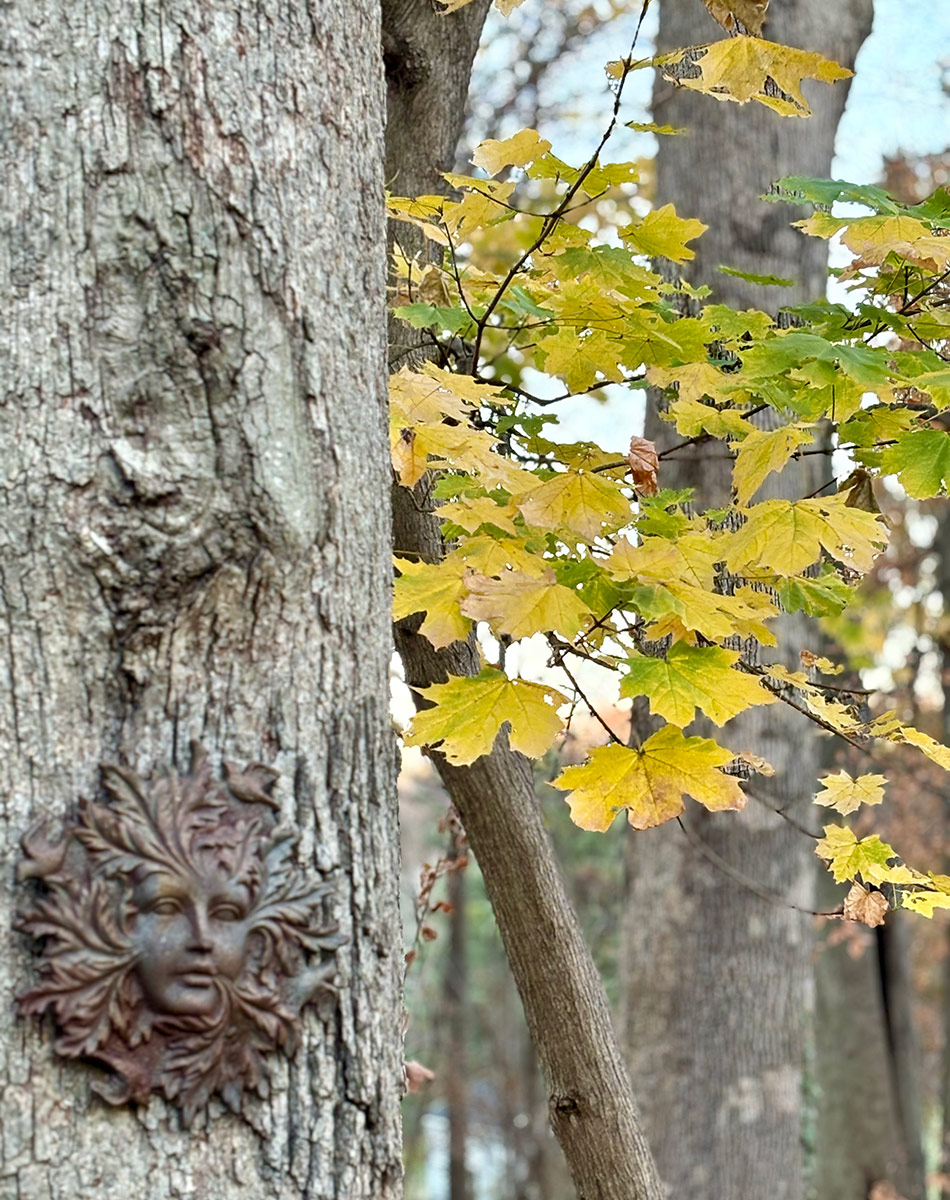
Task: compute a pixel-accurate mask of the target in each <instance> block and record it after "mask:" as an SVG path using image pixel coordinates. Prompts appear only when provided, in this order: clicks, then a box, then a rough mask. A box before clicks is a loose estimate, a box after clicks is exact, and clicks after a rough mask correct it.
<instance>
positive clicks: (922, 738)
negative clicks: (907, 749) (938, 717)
mask: <svg viewBox="0 0 950 1200" xmlns="http://www.w3.org/2000/svg"><path fill="white" fill-rule="evenodd" d="M895 738H896V740H897V741H899V742H909V743H910V744H911V745H912V746H916V747H917V749H918V750H923V752H924V754H926V755H927V757H928V758H929V759H930V761H931V762H935V763H936V764H937V766H938V767H943V769H944V770H945V771H950V748H948V747H947V746H943V745H941V744H940V742H937V741H935V740H934V739H933V738H932V737H930V736H929V735H928V734H926V733H921V732H920V730H919V729H914V728H912V726H910V725H902V726H901V727H900V728H899V729H898V730H897V731H896V734H895Z"/></svg>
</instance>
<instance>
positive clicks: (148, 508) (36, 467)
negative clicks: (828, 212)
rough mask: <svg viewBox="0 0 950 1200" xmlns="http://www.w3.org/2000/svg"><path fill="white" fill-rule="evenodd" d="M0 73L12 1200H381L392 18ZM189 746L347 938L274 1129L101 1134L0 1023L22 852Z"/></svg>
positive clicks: (390, 1082) (53, 53)
mask: <svg viewBox="0 0 950 1200" xmlns="http://www.w3.org/2000/svg"><path fill="white" fill-rule="evenodd" d="M3 43H4V53H3V60H2V62H3V66H2V78H3V95H4V100H3V104H2V106H0V127H2V133H3V136H2V139H0V145H2V147H3V151H2V153H3V168H2V170H3V179H4V183H5V203H4V222H3V232H2V234H0V255H2V260H3V266H2V270H0V293H2V301H0V308H2V312H3V325H4V337H3V338H2V342H0V362H2V367H0V377H2V399H0V478H2V480H3V486H2V492H0V496H2V519H0V789H2V794H3V798H4V802H3V807H2V812H0V844H2V847H3V856H4V867H3V884H2V887H0V900H2V907H3V922H2V928H3V930H4V933H3V936H2V938H0V945H2V963H0V986H2V989H3V1003H2V1006H0V1031H2V1047H3V1053H2V1055H0V1090H2V1113H0V1117H2V1123H3V1155H4V1158H3V1163H2V1168H0V1179H2V1184H0V1193H2V1194H3V1195H4V1196H10V1197H12V1196H19V1197H23V1198H24V1200H25V1198H26V1197H29V1200H47V1198H49V1200H54V1198H55V1200H86V1198H87V1197H92V1196H96V1197H104V1198H106V1200H110V1198H114V1200H119V1198H122V1200H125V1198H126V1197H129V1196H133V1197H142V1200H146V1198H148V1200H166V1198H171V1197H180V1196H201V1197H203V1198H206V1200H216V1198H217V1200H223V1198H224V1197H228V1198H229V1200H238V1198H242V1200H244V1198H246V1200H264V1198H267V1200H278V1198H279V1200H292V1198H296V1197H304V1196H306V1197H313V1198H317V1197H321V1198H324V1197H325V1198H329V1197H344V1196H345V1197H347V1200H351V1198H354V1200H356V1198H363V1200H394V1198H395V1197H397V1196H399V1195H400V1194H401V1184H400V1179H401V1170H400V1164H399V1150H400V1138H399V1126H398V1100H399V1095H400V1092H401V1086H402V1069H401V1056H400V1054H399V1044H398V1042H399V1025H400V1020H399V1010H400V1003H399V995H400V988H399V976H400V973H401V956H400V955H399V954H398V952H397V945H398V943H399V929H398V911H397V899H396V883H397V879H398V869H397V836H396V828H395V811H394V787H393V772H394V748H393V744H392V735H391V732H390V719H389V714H388V687H387V679H388V660H389V653H390V645H391V630H390V624H389V623H390V602H389V580H390V578H391V566H390V562H389V539H390V529H389V513H388V508H389V500H388V489H389V468H388V465H387V450H386V441H385V436H384V429H385V426H384V313H383V304H384V299H383V293H384V245H385V236H384V225H383V211H382V205H381V194H382V184H383V178H382V161H383V81H382V69H381V66H379V67H378V66H377V65H376V64H377V63H379V61H380V59H379V49H378V47H379V29H378V6H377V4H376V3H375V2H374V0H318V2H317V3H316V4H314V3H312V2H306V0H287V2H286V3H282V4H277V3H274V2H273V0H253V2H252V0H221V2H220V3H216V4H212V5H201V4H197V5H196V4H194V3H188V4H185V3H179V2H178V0H159V2H158V3H155V4H147V5H128V4H125V3H120V2H119V0H91V2H90V3H88V4H82V5H69V4H62V3H60V2H59V0H36V2H34V3H26V2H25V0H16V2H15V3H13V4H8V5H7V6H6V7H5V10H4V33H3ZM355 47H358V48H359V53H357V52H356V51H355V49H354V48H355ZM193 739H194V740H197V741H199V742H200V743H201V744H202V745H203V746H204V748H205V750H206V751H207V752H208V754H209V756H210V758H211V760H212V762H213V764H214V767H215V769H216V770H217V768H218V766H219V763H220V761H221V759H222V758H223V757H224V758H228V759H232V760H236V761H238V762H239V763H244V762H246V761H248V760H255V759H256V760H260V761H261V762H263V763H265V764H268V765H270V766H272V767H274V768H276V769H277V770H278V771H279V772H280V778H279V780H278V782H277V787H276V791H275V798H276V799H277V801H278V802H279V805H280V809H281V813H282V819H283V821H284V822H285V823H286V824H287V825H288V826H289V827H290V828H291V829H293V830H294V831H295V832H296V833H298V834H299V835H300V841H299V845H298V848H297V850H296V852H295V853H296V854H297V857H298V860H299V861H300V862H301V863H306V864H309V865H310V867H311V869H312V868H314V867H315V868H317V869H319V870H320V871H321V872H325V873H328V877H329V878H330V879H332V881H333V887H334V890H335V896H336V902H335V916H336V919H337V921H338V923H339V925H340V929H341V932H342V933H343V934H344V935H345V936H346V937H347V939H348V942H347V944H346V945H344V946H343V948H342V949H341V950H340V951H339V954H338V971H337V975H338V978H337V983H338V991H339V995H338V1000H336V1001H333V1000H332V998H326V997H325V998H324V999H323V1000H321V1002H320V1004H319V1006H318V1007H317V1008H316V1009H314V1010H313V1015H308V1016H307V1017H306V1018H305V1020H304V1023H303V1024H304V1028H303V1034H302V1045H301V1046H300V1048H299V1050H298V1052H297V1054H296V1055H295V1057H293V1059H291V1060H287V1059H283V1058H280V1057H278V1058H276V1059H275V1060H274V1063H273V1067H272V1078H271V1092H270V1097H269V1099H267V1100H266V1101H262V1102H261V1103H260V1104H259V1106H258V1111H257V1114H256V1118H255V1123H256V1125H257V1126H258V1127H259V1131H255V1129H254V1128H252V1127H251V1125H250V1124H249V1123H247V1122H246V1121H244V1120H242V1119H241V1118H239V1117H237V1116H234V1115H231V1114H229V1113H223V1112H220V1111H216V1106H215V1105H212V1108H211V1110H210V1112H211V1115H210V1116H208V1117H207V1118H206V1117H205V1116H204V1115H201V1116H199V1118H198V1119H197V1121H196V1126H195V1127H193V1128H192V1129H191V1131H190V1132H189V1131H187V1130H183V1129H182V1127H181V1124H180V1121H179V1118H178V1116H177V1114H176V1113H175V1111H174V1110H173V1109H172V1108H171V1107H169V1106H166V1104H165V1103H164V1102H163V1101H161V1100H157V1099H156V1100H153V1101H152V1103H151V1104H150V1105H149V1106H148V1107H147V1108H144V1109H143V1108H139V1109H137V1110H136V1109H133V1108H131V1107H129V1106H124V1107H118V1108H109V1107H107V1106H106V1105H105V1104H104V1103H103V1102H102V1101H101V1100H100V1099H98V1098H96V1097H95V1096H94V1095H93V1094H92V1093H91V1090H90V1082H91V1080H92V1079H93V1078H94V1070H93V1068H90V1067H86V1066H84V1065H81V1064H78V1063H73V1064H70V1065H66V1066H65V1067H64V1066H63V1065H61V1063H60V1062H58V1061H57V1060H56V1059H55V1057H54V1055H53V1052H52V1049H51V1045H50V1039H49V1037H48V1036H46V1034H44V1033H43V1032H41V1026H40V1025H39V1023H38V1022H35V1021H30V1022H27V1021H25V1020H18V1019H16V1018H15V1017H14V1006H13V999H12V997H13V993H14V992H16V991H20V990H22V989H23V987H24V986H26V985H27V984H28V983H29V981H30V978H31V974H32V967H31V962H30V958H29V955H28V945H27V940H26V939H25V938H24V937H23V936H22V935H20V934H13V933H11V932H10V924H11V908H12V907H13V905H14V904H15V903H16V902H17V901H16V897H15V896H14V895H13V894H12V891H11V884H12V880H13V877H14V865H13V864H14V861H15V859H16V857H17V851H16V845H17V838H18V836H19V834H20V833H21V832H22V831H23V830H24V829H25V828H26V827H27V826H28V825H30V824H31V823H32V822H34V821H35V820H36V819H37V818H41V817H46V818H50V819H51V821H52V824H53V826H54V827H55V826H56V825H59V824H60V822H61V821H62V819H63V818H64V816H65V815H66V814H67V812H68V811H69V810H71V809H72V807H73V806H74V805H75V804H76V802H77V800H78V798H79V797H89V798H92V797H95V796H96V795H97V793H98V792H99V790H100V764H102V763H108V762H112V763H121V764H125V765H127V766H128V767H130V768H132V769H133V770H135V771H137V772H138V773H139V774H141V775H143V776H146V777H148V776H152V775H153V774H154V772H155V771H156V770H157V769H158V768H160V767H161V766H162V765H163V764H177V765H178V767H179V768H184V767H185V766H186V760H187V753H188V745H189V742H190V741H191V740H193ZM23 890H25V889H23ZM307 1011H308V1012H309V1011H310V1010H307ZM217 1109H220V1106H217Z"/></svg>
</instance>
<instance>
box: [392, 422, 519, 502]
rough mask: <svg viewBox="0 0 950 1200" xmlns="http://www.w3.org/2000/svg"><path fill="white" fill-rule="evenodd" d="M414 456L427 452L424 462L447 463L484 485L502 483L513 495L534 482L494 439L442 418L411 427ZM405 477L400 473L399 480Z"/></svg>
mask: <svg viewBox="0 0 950 1200" xmlns="http://www.w3.org/2000/svg"><path fill="white" fill-rule="evenodd" d="M411 436H412V439H413V442H412V448H413V454H414V456H415V457H414V460H413V461H417V460H418V458H419V457H420V456H422V455H426V456H428V459H429V460H431V461H428V460H427V461H428V466H430V467H432V468H434V469H436V470H438V469H440V468H445V467H451V468H454V469H455V470H456V471H464V472H465V473H466V474H469V475H477V476H478V478H479V480H480V481H481V482H483V483H484V484H485V486H486V487H488V488H494V487H502V488H504V489H505V491H506V492H510V493H512V494H513V495H516V494H518V493H519V492H523V491H524V490H525V489H526V488H529V487H531V486H532V485H533V484H534V482H535V477H534V476H533V475H532V474H531V473H530V472H529V471H523V470H522V469H521V468H520V467H519V466H517V465H516V464H515V463H513V462H512V461H511V459H509V458H505V456H504V455H502V454H499V453H498V451H497V450H496V449H495V446H496V445H497V442H496V439H495V438H494V437H492V435H491V434H490V433H485V432H484V431H483V430H481V429H472V427H471V426H470V425H446V424H445V423H444V422H441V421H440V422H435V423H431V424H430V423H425V424H418V425H416V426H414V427H413V429H412V430H411ZM406 482H407V481H406V480H404V479H403V478H402V476H400V483H406Z"/></svg>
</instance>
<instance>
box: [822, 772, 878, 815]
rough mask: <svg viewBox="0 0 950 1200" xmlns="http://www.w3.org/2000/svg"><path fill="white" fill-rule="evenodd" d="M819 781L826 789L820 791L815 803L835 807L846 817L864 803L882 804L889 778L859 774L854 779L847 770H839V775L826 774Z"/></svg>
mask: <svg viewBox="0 0 950 1200" xmlns="http://www.w3.org/2000/svg"><path fill="white" fill-rule="evenodd" d="M819 782H820V783H821V786H822V787H823V788H824V791H822V792H819V793H818V795H817V796H816V797H815V803H816V804H823V805H824V806H825V807H826V808H833V809H834V810H835V811H836V812H839V813H841V815H842V816H845V817H846V816H847V815H848V813H853V812H854V811H855V809H858V808H860V807H861V805H862V804H880V803H881V801H882V800H883V799H884V784H885V783H887V779H886V777H885V776H883V775H859V776H858V778H857V779H852V778H851V776H850V775H849V774H848V773H847V772H846V771H839V772H838V773H837V775H826V776H825V777H824V779H822V780H819Z"/></svg>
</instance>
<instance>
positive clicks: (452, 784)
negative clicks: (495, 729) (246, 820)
mask: <svg viewBox="0 0 950 1200" xmlns="http://www.w3.org/2000/svg"><path fill="white" fill-rule="evenodd" d="M486 8H487V5H482V4H473V5H471V6H470V7H469V8H466V9H462V10H461V12H460V13H459V14H452V15H450V16H448V17H446V16H443V15H442V14H436V13H434V12H433V11H432V8H431V6H430V5H429V3H428V0H384V3H383V31H384V32H383V40H384V46H385V47H386V71H387V81H388V84H389V116H388V125H387V143H388V151H387V164H388V166H387V173H388V175H389V176H390V177H392V178H393V179H394V182H395V184H396V185H397V187H398V189H399V190H400V191H401V192H402V193H403V194H406V195H410V196H412V195H419V194H422V193H426V192H432V191H433V190H437V189H438V188H439V186H440V181H439V175H438V171H439V170H440V169H444V168H445V167H447V166H448V164H449V163H451V161H452V156H453V152H454V149H455V143H456V141H457V140H458V135H459V130H460V127H461V121H462V116H463V109H464V99H465V89H466V87H467V85H468V78H469V71H470V68H471V62H472V59H473V57H474V54H475V49H476V45H477V40H478V33H479V30H480V27H481V20H480V18H481V17H483V16H484V12H485V9H486ZM453 23H457V24H454V25H453ZM450 54H451V55H452V57H449V55H450ZM402 236H403V234H402V231H400V237H401V238H402ZM404 245H405V248H406V249H407V250H409V251H413V250H415V249H418V248H419V247H420V242H418V241H417V242H416V243H415V244H414V245H413V243H411V241H410V240H409V238H408V237H407V238H406V239H405V242H404ZM414 338H415V335H414V334H413V333H412V331H405V330H401V329H399V328H398V326H396V327H395V328H394V330H393V340H394V347H393V351H394V352H393V354H392V355H391V362H394V363H396V364H398V363H401V362H403V361H406V359H407V358H411V356H412V354H413V352H414V347H415V346H416V344H417V343H416V342H415V340H414ZM429 487H430V483H429V481H428V479H424V480H422V481H420V483H419V485H418V486H417V488H416V489H415V491H414V492H412V493H410V492H409V491H407V490H406V489H405V488H400V487H396V488H395V489H394V499H393V506H394V514H393V515H394V521H393V530H394V540H395V546H396V548H397V550H398V551H399V552H400V553H407V552H408V553H411V554H414V555H417V556H418V557H420V558H421V559H422V560H423V561H426V562H434V561H437V560H438V559H439V558H440V557H441V556H442V554H443V553H444V548H443V544H442V537H441V533H440V529H439V522H438V520H437V519H436V518H435V517H434V516H433V515H432V513H431V511H429V510H430V508H431V500H430V496H429ZM418 624H419V622H418V618H414V619H410V620H408V621H403V622H401V623H400V626H399V627H398V628H397V646H398V649H399V652H400V655H401V657H402V661H403V665H404V668H405V675H406V682H407V684H408V685H409V687H410V688H412V689H414V690H415V689H419V688H422V687H426V686H428V685H430V684H432V683H436V682H440V681H443V680H444V679H445V678H446V677H447V676H448V675H449V674H452V675H476V674H478V672H479V669H480V663H479V661H478V654H477V651H476V648H475V645H474V639H469V640H468V641H467V642H456V643H455V644H454V645H452V646H450V647H448V648H447V649H446V650H442V651H437V650H435V649H434V648H433V647H432V645H431V644H430V643H429V642H428V640H427V639H426V638H424V637H422V636H420V635H419V633H418V632H417V630H418ZM416 695H417V698H418V692H416ZM432 758H433V761H434V762H435V764H436V766H437V768H438V771H439V774H440V776H441V777H442V781H443V783H444V784H445V786H446V789H447V790H448V792H449V795H450V796H451V798H452V802H453V803H454V805H455V808H456V810H457V812H458V814H459V817H460V818H461V821H462V824H463V826H464V828H465V832H466V834H467V835H468V839H469V844H470V846H471V848H472V851H473V852H474V854H475V856H476V857H477V859H478V863H479V867H480V868H481V871H482V876H483V878H484V880H485V888H486V891H487V893H488V897H489V899H490V901H491V904H492V909H493V911H494V914H495V919H496V921H497V922H498V929H499V932H500V933H501V936H502V939H503V941H504V944H505V952H506V954H507V955H508V961H509V963H510V965H511V970H512V974H513V975H514V978H515V982H516V984H517V987H518V992H519V995H520V996H521V1001H522V1004H523V1005H524V1009H525V1017H526V1020H527V1023H528V1028H529V1030H530V1032H531V1037H532V1040H533V1042H534V1045H535V1047H536V1049H537V1053H538V1059H539V1061H540V1063H541V1066H542V1070H543V1071H544V1074H545V1080H546V1083H547V1086H548V1107H549V1114H550V1118H551V1124H552V1127H553V1129H554V1132H555V1134H556V1136H557V1138H558V1141H559V1142H560V1143H561V1146H562V1148H563V1150H564V1154H565V1157H566V1159H567V1161H568V1165H569V1167H570V1170H571V1175H572V1177H573V1179H574V1183H575V1186H576V1188H577V1191H578V1195H579V1196H581V1197H582V1198H583V1200H619V1198H620V1197H623V1200H660V1195H661V1193H660V1190H659V1181H658V1179H657V1176H656V1172H655V1169H654V1166H653V1161H652V1159H651V1157H650V1152H649V1149H648V1147H647V1144H646V1142H645V1140H644V1138H643V1134H642V1130H641V1128H640V1119H639V1114H638V1112H637V1107H636V1104H635V1102H634V1099H633V1096H632V1094H631V1090H630V1082H629V1079H628V1077H627V1073H626V1069H625V1067H624V1063H623V1059H622V1056H621V1054H620V1050H619V1048H618V1046H617V1043H616V1040H615V1038H614V1035H613V1031H612V1028H611V1022H610V1010H609V1007H608V1004H607V998H606V994H605V992H604V988H603V984H602V982H601V979H600V976H599V975H598V973H597V968H596V966H595V965H594V961H593V958H592V957H591V954H590V950H589V949H588V947H587V945H586V942H585V940H584V936H583V933H582V931H581V929H580V927H579V925H578V922H577V918H576V916H575V914H574V912H573V910H572V908H571V905H570V902H569V900H568V897H567V894H566V891H565V888H564V881H563V879H562V878H561V875H560V871H559V868H558V865H557V861H556V859H555V856H554V851H553V848H552V845H551V840H550V838H549V836H548V834H547V831H546V830H545V827H544V822H543V819H542V815H541V809H540V805H539V802H538V799H537V796H536V795H535V791H534V780H533V777H532V773H531V765H530V763H529V762H528V760H527V759H525V758H524V757H523V756H522V755H520V754H516V753H513V752H512V751H511V750H509V748H508V746H507V744H506V742H505V739H504V738H500V739H499V741H498V742H497V743H496V745H495V748H494V750H493V752H492V753H491V754H490V755H486V756H485V757H483V758H481V759H479V760H478V762H476V763H475V764H473V766H471V767H466V768H459V767H454V768H453V767H451V766H450V765H448V764H447V763H446V762H445V761H444V760H443V759H441V757H440V756H439V755H437V754H434V755H433V756H432Z"/></svg>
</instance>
